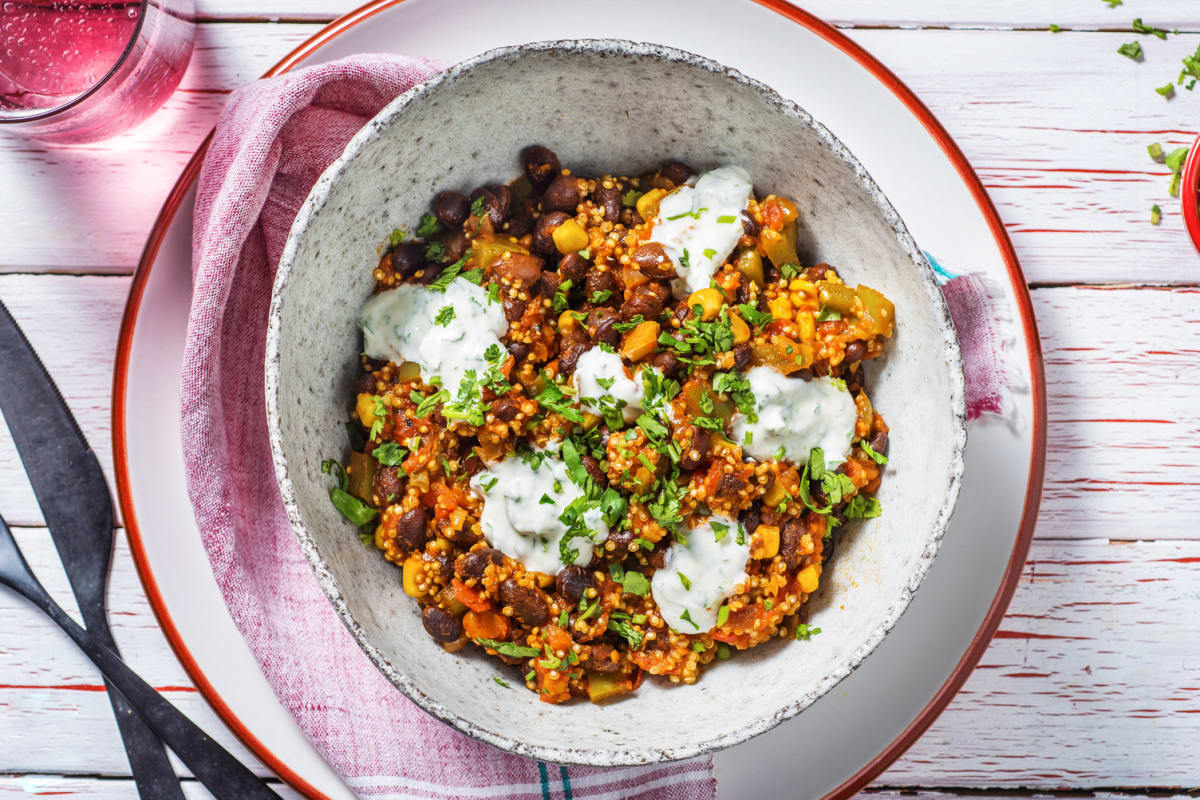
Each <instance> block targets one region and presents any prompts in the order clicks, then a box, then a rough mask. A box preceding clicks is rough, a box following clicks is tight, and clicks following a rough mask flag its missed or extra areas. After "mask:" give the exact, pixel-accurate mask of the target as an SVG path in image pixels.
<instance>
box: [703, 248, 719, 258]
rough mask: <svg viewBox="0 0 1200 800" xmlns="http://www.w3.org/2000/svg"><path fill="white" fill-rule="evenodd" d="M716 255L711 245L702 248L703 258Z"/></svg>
mask: <svg viewBox="0 0 1200 800" xmlns="http://www.w3.org/2000/svg"><path fill="white" fill-rule="evenodd" d="M716 255H717V251H716V250H713V249H712V248H711V247H706V248H704V257H705V258H715V257H716Z"/></svg>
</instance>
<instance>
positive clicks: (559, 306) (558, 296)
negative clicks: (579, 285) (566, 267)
mask: <svg viewBox="0 0 1200 800" xmlns="http://www.w3.org/2000/svg"><path fill="white" fill-rule="evenodd" d="M570 291H571V279H570V278H567V279H566V280H565V281H563V282H562V283H560V284H559V285H558V290H557V291H556V292H555V293H554V298H553V299H552V300H551V301H550V308H551V309H552V310H553V311H554V313H555V314H561V313H562V312H564V311H566V310H567V307H568V306H569V305H570V300H569V299H568V298H567V293H568V292H570Z"/></svg>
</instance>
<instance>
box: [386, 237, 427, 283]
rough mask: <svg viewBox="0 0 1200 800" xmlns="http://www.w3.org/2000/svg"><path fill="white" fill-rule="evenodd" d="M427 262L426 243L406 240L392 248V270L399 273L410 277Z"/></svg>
mask: <svg viewBox="0 0 1200 800" xmlns="http://www.w3.org/2000/svg"><path fill="white" fill-rule="evenodd" d="M424 264H425V245H423V244H420V243H418V242H404V243H403V244H398V245H396V248H395V249H394V250H392V271H393V272H395V273H396V274H397V275H400V276H403V277H408V276H409V275H412V274H413V273H414V272H416V271H417V270H419V269H420V268H421V267H422V266H423V265H424Z"/></svg>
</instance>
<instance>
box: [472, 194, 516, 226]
mask: <svg viewBox="0 0 1200 800" xmlns="http://www.w3.org/2000/svg"><path fill="white" fill-rule="evenodd" d="M476 202H479V203H480V204H481V205H482V206H483V210H484V211H485V212H486V213H487V215H488V217H489V218H490V219H491V221H492V227H493V228H498V227H500V223H502V222H504V220H506V219H508V209H509V206H510V204H511V203H512V189H509V188H508V187H507V186H499V185H494V186H480V187H479V188H477V189H476V190H475V191H473V192H471V205H472V206H473V205H474V204H475V203H476Z"/></svg>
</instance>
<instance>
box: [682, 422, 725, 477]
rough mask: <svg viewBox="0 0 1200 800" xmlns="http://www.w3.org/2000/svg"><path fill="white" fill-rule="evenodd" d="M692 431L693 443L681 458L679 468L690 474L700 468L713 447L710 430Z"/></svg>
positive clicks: (698, 428) (696, 429)
mask: <svg viewBox="0 0 1200 800" xmlns="http://www.w3.org/2000/svg"><path fill="white" fill-rule="evenodd" d="M692 431H693V432H692V441H691V443H690V444H689V445H688V446H687V447H686V448H684V450H683V453H682V454H681V455H680V457H679V468H680V469H682V470H686V471H688V472H691V471H692V470H694V469H696V468H697V467H699V466H700V464H701V463H702V462H703V461H704V458H705V456H707V455H708V450H709V448H710V447H711V446H712V434H711V433H710V432H709V430H708V428H700V427H695V428H692ZM725 477H732V476H729V475H727V476H725Z"/></svg>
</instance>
